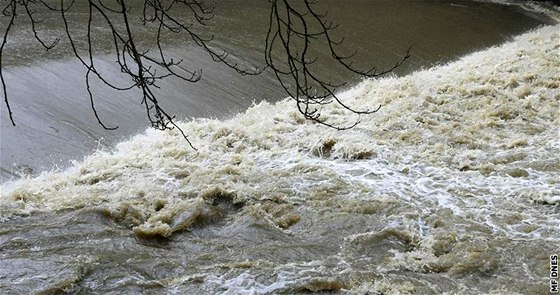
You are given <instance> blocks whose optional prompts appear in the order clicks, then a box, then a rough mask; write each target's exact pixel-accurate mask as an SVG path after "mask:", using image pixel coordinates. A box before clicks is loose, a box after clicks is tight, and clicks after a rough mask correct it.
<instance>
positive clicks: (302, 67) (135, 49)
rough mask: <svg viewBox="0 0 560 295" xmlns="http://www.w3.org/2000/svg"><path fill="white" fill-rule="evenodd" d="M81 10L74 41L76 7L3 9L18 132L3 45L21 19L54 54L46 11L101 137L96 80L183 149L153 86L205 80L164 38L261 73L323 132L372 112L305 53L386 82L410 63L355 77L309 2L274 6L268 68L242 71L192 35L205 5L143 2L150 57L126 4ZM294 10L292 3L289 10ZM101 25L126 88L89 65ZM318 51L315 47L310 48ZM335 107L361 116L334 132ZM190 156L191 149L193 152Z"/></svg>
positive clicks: (208, 10)
mask: <svg viewBox="0 0 560 295" xmlns="http://www.w3.org/2000/svg"><path fill="white" fill-rule="evenodd" d="M80 1H84V2H80V3H81V4H86V5H87V9H88V10H87V28H86V36H79V37H76V36H74V35H73V34H72V33H71V28H70V24H69V20H68V13H69V11H71V10H72V9H77V8H75V6H76V5H77V4H76V2H78V1H76V0H66V1H65V0H60V2H59V3H58V5H56V4H49V3H51V2H49V3H47V1H44V0H9V1H7V5H5V7H3V10H2V13H3V15H4V16H5V17H7V18H9V21H8V25H7V27H6V28H5V29H4V34H3V40H2V44H1V46H0V80H1V82H2V89H3V92H4V101H5V104H6V106H7V108H8V112H9V116H10V120H11V122H12V124H13V125H15V120H14V117H13V113H12V110H11V108H10V104H9V99H8V91H7V87H6V81H5V79H4V75H3V72H2V69H3V67H2V56H3V54H4V49H5V46H6V44H7V40H8V37H9V35H10V33H11V31H12V27H13V25H14V23H15V22H16V20H17V19H18V16H25V17H26V19H27V21H28V23H29V24H30V28H31V30H32V32H33V35H34V37H35V39H36V40H37V41H38V43H39V44H40V45H41V46H42V47H44V48H45V49H46V50H50V49H52V48H53V47H54V46H56V45H57V44H58V43H59V41H60V39H59V38H56V39H55V40H53V41H46V40H43V38H42V37H41V36H40V34H39V30H38V29H37V25H38V24H39V23H40V22H41V20H39V19H38V18H37V17H36V11H37V8H41V9H43V10H44V9H47V10H49V11H53V12H56V13H59V14H60V18H61V19H62V21H63V23H64V32H65V34H66V36H65V38H66V39H67V41H68V43H69V46H70V47H71V49H72V52H73V54H74V56H75V57H76V58H77V59H78V60H79V61H80V62H81V64H82V65H83V66H84V67H85V69H86V70H87V71H86V74H85V85H86V90H87V93H88V95H89V100H90V103H91V108H92V110H93V113H94V115H95V118H96V119H97V121H98V123H99V124H100V125H101V126H102V127H103V128H105V129H108V130H112V129H115V128H117V126H112V125H108V124H106V123H105V122H103V120H101V118H100V116H99V114H98V112H97V109H96V106H95V96H94V93H93V92H92V90H91V81H92V79H97V80H98V81H101V82H102V83H103V84H105V85H106V86H107V87H109V88H112V89H115V90H122V91H127V90H132V89H138V90H140V92H141V93H142V94H141V103H142V104H143V105H144V107H145V111H146V117H147V118H148V120H149V121H150V123H151V125H152V126H153V127H154V128H156V129H159V130H166V129H174V128H177V129H178V130H179V132H180V133H181V134H182V136H183V137H184V138H185V140H187V142H188V143H189V144H190V145H191V147H193V146H192V144H191V142H190V141H189V140H188V138H187V136H186V134H185V132H184V131H183V130H182V129H181V128H180V127H179V126H178V125H177V124H176V122H175V116H173V115H171V114H170V113H168V112H167V111H166V110H165V109H164V108H163V107H162V105H161V104H160V101H159V100H158V97H157V95H156V94H155V93H154V90H155V89H156V88H159V86H158V82H159V81H161V80H163V79H166V78H168V77H176V78H179V79H181V80H183V81H186V82H197V81H199V80H200V79H201V77H202V70H200V69H195V70H191V69H188V68H186V67H184V66H183V60H182V59H181V60H174V59H173V58H170V57H168V55H167V54H166V53H165V52H164V44H162V35H163V34H168V33H171V34H182V35H184V36H187V37H189V38H190V39H191V40H192V41H194V43H195V44H196V45H197V46H199V47H200V48H202V49H203V50H204V51H205V52H206V53H207V54H208V55H209V56H210V58H211V59H212V60H213V61H215V62H219V63H222V64H224V65H225V66H226V67H228V68H231V69H233V70H235V71H236V72H237V73H239V74H242V75H257V74H260V73H261V72H262V71H264V70H266V69H268V68H269V69H270V70H271V71H273V73H274V74H275V76H276V78H277V80H278V81H279V83H280V85H281V86H282V88H283V89H284V90H285V91H286V93H288V94H289V95H290V97H292V98H293V99H294V100H295V101H296V104H297V107H298V110H299V111H300V112H301V113H302V114H303V115H304V116H305V118H307V119H309V120H312V121H315V122H318V123H320V124H323V125H326V126H329V127H332V128H336V129H339V130H342V129H348V128H352V127H354V126H355V125H356V124H358V123H359V116H360V115H363V114H370V113H374V112H376V111H377V110H378V109H379V107H377V108H374V109H365V110H357V109H354V108H352V107H351V106H349V105H346V104H345V103H344V102H342V101H341V100H340V99H339V97H338V96H337V95H336V93H337V90H339V88H340V87H342V86H344V85H345V83H338V84H337V83H333V82H330V81H324V80H322V79H321V77H320V75H319V73H318V72H317V71H316V70H314V69H313V67H312V65H313V63H315V61H316V60H317V57H313V56H312V54H311V53H310V52H311V50H310V46H311V45H312V44H313V45H315V44H322V46H327V47H328V49H329V50H330V53H331V58H332V60H333V61H334V62H335V63H337V64H339V65H341V66H342V68H343V69H344V70H347V71H350V72H351V73H354V74H357V75H361V76H365V77H378V76H380V75H383V74H386V73H388V72H390V71H392V70H394V69H395V68H396V67H398V66H400V65H401V64H402V63H403V62H404V61H405V60H406V59H407V58H408V57H409V54H408V52H406V54H405V56H404V57H403V58H402V59H401V60H399V61H398V62H397V63H396V64H395V65H394V66H393V67H391V68H388V69H385V70H378V69H377V68H375V67H372V68H368V69H360V68H358V67H355V66H354V65H353V63H352V57H354V55H355V54H356V52H354V53H352V54H349V55H345V54H343V53H341V52H340V51H339V49H338V46H339V45H340V44H341V43H342V42H343V39H340V40H336V39H334V37H333V36H332V31H333V30H335V29H336V28H337V25H335V24H333V23H332V22H329V21H328V20H327V19H326V13H319V12H318V11H317V10H316V8H315V7H314V4H315V1H312V0H298V1H288V0H271V1H269V2H270V19H269V27H268V33H267V36H266V47H265V66H263V67H262V68H256V69H255V68H251V69H247V68H245V67H242V66H240V65H239V64H238V63H237V62H234V61H233V60H232V59H230V58H229V55H228V53H227V52H226V51H220V50H216V49H214V48H212V47H211V46H210V45H209V42H211V41H212V40H213V36H212V35H210V36H207V35H204V34H201V33H199V32H198V31H197V30H195V28H196V27H201V26H205V25H206V24H207V22H208V21H210V20H211V19H212V18H213V16H214V7H213V6H211V5H206V4H205V3H204V1H203V0H144V2H143V6H142V14H141V22H140V25H143V26H151V27H150V28H152V27H153V28H154V30H155V34H156V35H155V46H153V47H152V48H150V49H146V50H144V49H141V48H140V46H139V43H138V42H137V39H136V38H135V35H134V33H135V30H134V25H135V24H133V22H132V18H131V13H130V11H131V7H130V5H129V4H128V3H129V2H127V1H126V0H80ZM294 2H295V3H294ZM176 11H181V12H186V13H188V19H189V20H190V22H185V20H184V19H185V18H184V17H181V18H179V17H176V16H174V13H173V12H176ZM94 22H95V23H102V25H103V26H104V27H105V28H106V29H109V31H110V34H111V41H112V48H113V49H112V54H113V55H114V59H115V61H116V62H117V64H118V68H119V69H120V71H121V72H122V73H124V74H125V75H127V76H128V77H129V78H130V81H131V82H130V83H128V84H125V85H119V84H117V83H115V82H113V81H109V80H107V79H106V78H105V77H104V76H103V75H102V74H101V73H100V71H99V70H98V68H97V66H96V63H95V60H94V50H93V45H95V44H94V41H93V39H92V24H93V23H94ZM84 38H85V41H86V48H85V49H83V48H81V47H80V46H79V45H78V43H79V41H84ZM315 46H316V45H315ZM330 103H336V104H339V105H341V106H342V107H343V108H345V109H346V110H348V111H350V112H352V113H354V114H356V115H358V118H357V119H356V121H355V122H353V123H352V124H350V125H348V126H336V125H333V124H330V123H328V122H325V121H324V120H322V119H321V117H320V116H321V114H320V111H319V107H320V106H321V105H325V104H330ZM193 148H194V147H193Z"/></svg>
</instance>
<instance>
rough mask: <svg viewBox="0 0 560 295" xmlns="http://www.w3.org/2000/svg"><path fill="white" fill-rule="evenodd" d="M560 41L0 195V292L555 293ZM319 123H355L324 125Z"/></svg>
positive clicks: (497, 50) (236, 122)
mask: <svg viewBox="0 0 560 295" xmlns="http://www.w3.org/2000/svg"><path fill="white" fill-rule="evenodd" d="M559 69H560V25H554V26H545V27H542V28H539V29H536V30H533V31H531V32H528V33H526V34H523V35H521V36H518V37H516V38H515V39H514V40H513V41H511V42H509V43H506V44H503V45H501V46H498V47H493V48H489V49H486V50H483V51H480V52H476V53H473V54H470V55H467V56H465V57H463V58H461V59H460V60H458V61H456V62H453V63H449V64H447V65H442V66H437V67H434V68H431V69H427V70H423V71H418V72H415V73H412V74H409V75H407V76H404V77H398V78H397V77H394V78H384V79H379V80H365V81H362V82H361V83H359V84H358V85H356V86H355V87H353V88H352V89H350V90H348V91H346V92H344V93H341V94H340V97H341V98H342V99H344V101H345V102H347V103H348V104H350V105H354V106H358V107H361V108H364V109H365V108H371V107H376V106H379V105H381V109H380V110H379V112H378V113H376V114H374V115H371V116H363V117H361V123H360V124H359V125H358V126H357V127H356V128H354V129H352V130H349V131H344V132H340V131H336V130H332V129H328V128H325V127H324V126H320V125H317V124H314V123H312V122H309V121H306V120H304V118H303V117H302V116H301V115H300V114H299V113H298V111H297V109H296V108H295V106H294V104H293V102H292V101H290V100H284V101H280V102H278V103H275V104H270V103H266V102H262V103H259V104H257V105H254V106H253V107H251V108H250V109H249V110H247V111H246V112H244V113H242V114H239V115H237V116H236V117H234V118H232V119H230V120H211V119H196V120H193V121H189V122H184V123H181V127H182V128H183V129H184V130H185V131H186V132H187V133H188V135H189V139H190V140H191V141H192V142H193V144H194V145H195V147H196V148H197V151H195V150H193V149H191V148H189V145H188V143H187V142H186V141H184V139H183V138H182V137H181V136H180V134H179V133H177V132H175V131H168V132H159V131H154V130H148V131H146V132H145V133H144V134H141V135H137V136H135V137H134V138H132V139H131V140H129V141H126V142H122V143H120V144H119V145H118V146H117V147H116V148H115V150H114V151H111V152H104V151H100V152H97V153H95V154H93V155H91V156H89V157H87V158H85V159H84V160H83V161H81V162H75V163H74V165H73V167H71V168H70V169H68V170H65V171H62V172H50V173H43V174H41V175H40V176H38V177H36V178H28V179H21V180H18V181H15V182H11V183H5V184H4V185H3V187H2V195H1V197H0V222H1V223H2V227H1V228H0V265H1V266H2V267H1V268H0V293H2V294H26V293H32V292H36V293H41V294H52V293H57V292H70V293H80V294H81V293H85V294H87V293H112V294H131V293H142V294H161V293H168V294H193V293H200V294H206V293H220V294H240V293H247V294H266V293H284V294H286V293H287V294H292V293H305V292H312V291H313V292H327V291H336V292H340V293H354V294H407V293H414V294H441V293H444V292H449V293H456V294H483V293H494V294H546V293H547V292H548V288H549V286H548V282H549V256H550V255H551V254H554V253H555V251H556V252H557V251H558V249H559V248H558V245H559V243H560V235H559V229H560V206H559V205H560V158H559V157H558V155H559V154H560V130H559V128H560V71H559ZM322 116H323V118H324V119H325V120H327V122H329V123H335V124H344V123H347V122H353V120H355V119H356V118H355V117H353V115H352V114H348V113H346V112H345V110H344V109H342V108H339V107H336V106H330V107H325V108H324V109H323V110H322Z"/></svg>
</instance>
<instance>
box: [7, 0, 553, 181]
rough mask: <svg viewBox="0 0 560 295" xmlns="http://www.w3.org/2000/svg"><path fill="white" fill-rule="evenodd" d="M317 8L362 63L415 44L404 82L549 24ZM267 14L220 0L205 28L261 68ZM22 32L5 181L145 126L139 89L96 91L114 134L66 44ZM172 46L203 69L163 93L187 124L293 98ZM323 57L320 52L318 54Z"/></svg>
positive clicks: (15, 46)
mask: <svg viewBox="0 0 560 295" xmlns="http://www.w3.org/2000/svg"><path fill="white" fill-rule="evenodd" d="M320 5H321V7H322V9H324V10H325V11H329V17H331V18H332V20H333V21H335V22H337V23H339V24H340V28H339V30H338V33H337V34H338V35H339V36H345V47H346V48H348V49H349V50H353V49H356V50H357V51H358V55H357V56H356V61H355V62H356V64H363V65H376V66H378V67H380V68H386V67H390V66H391V65H393V64H394V63H395V62H396V61H398V60H399V59H400V58H402V56H403V55H404V52H405V51H406V50H407V48H409V47H410V46H412V52H411V54H412V57H411V58H410V59H409V60H408V61H407V62H406V63H405V64H404V65H402V66H401V67H400V68H398V69H397V70H395V72H394V74H397V75H404V74H406V73H410V72H411V71H415V70H418V69H421V68H427V67H430V66H432V65H434V64H438V63H445V62H447V61H450V60H453V59H456V58H457V57H459V56H461V55H464V54H466V53H468V52H472V51H474V50H477V49H480V48H484V47H488V46H492V45H496V44H500V43H502V42H504V41H506V40H508V39H509V38H511V36H513V35H516V34H519V33H521V32H524V31H526V30H529V29H531V28H535V27H537V26H539V25H542V24H546V23H550V22H551V21H550V20H548V19H547V18H546V17H544V16H542V15H538V14H533V13H528V12H526V11H523V10H521V9H520V8H517V7H515V6H505V5H496V4H487V3H479V2H471V1H399V2H394V1H334V0H331V1H324V2H321V4H320ZM268 9H269V4H268V2H266V1H220V2H219V3H217V5H216V10H215V18H214V19H213V20H212V21H211V22H210V23H209V27H208V28H204V29H205V30H209V33H212V34H214V35H215V36H216V39H215V41H214V42H213V43H212V44H214V46H216V47H218V48H223V49H225V50H227V51H228V52H230V54H231V55H232V57H233V58H236V59H239V61H240V62H241V63H242V64H246V65H248V66H257V67H259V66H263V58H264V54H263V52H264V38H265V36H266V30H267V21H268V19H267V16H268ZM77 11H79V10H77ZM44 14H45V18H46V19H45V22H44V23H42V24H40V25H41V26H40V27H39V30H40V32H41V34H43V36H45V38H46V39H49V37H50V38H54V37H55V36H61V37H63V36H62V34H63V32H62V31H61V28H62V23H61V22H60V19H59V17H57V16H56V15H55V16H53V15H52V12H44ZM69 19H70V22H71V30H72V32H73V34H75V36H79V35H80V34H84V31H83V30H84V29H83V27H84V23H83V22H84V21H85V19H84V17H83V14H81V13H79V12H74V14H71V15H69ZM0 21H1V22H6V21H7V20H6V18H2V19H1V20H0ZM24 25H25V24H24V23H23V22H22V23H21V24H19V25H17V26H16V27H15V31H14V32H13V33H12V36H11V37H10V39H9V42H8V45H7V50H6V53H5V56H4V60H3V63H4V66H5V76H6V81H7V84H8V94H9V96H10V101H11V104H12V108H13V111H14V114H15V115H14V116H15V120H16V123H17V126H16V127H13V126H11V124H10V122H9V120H8V116H7V110H6V107H5V105H4V104H2V113H1V127H0V128H1V134H2V137H1V140H2V143H1V165H0V167H1V179H2V180H4V181H5V180H7V179H11V178H14V177H16V178H17V177H19V176H22V175H36V174H37V173H39V172H41V171H44V170H50V169H52V168H54V167H58V168H64V167H67V166H68V165H69V161H70V160H79V159H81V158H82V157H83V156H85V155H88V154H90V153H92V152H93V151H94V150H96V149H100V148H101V149H107V148H111V147H112V146H114V145H115V144H116V143H117V142H119V141H122V140H124V139H126V138H128V137H130V136H132V135H134V134H137V133H139V132H142V131H143V130H145V129H146V128H147V127H148V122H147V119H146V118H145V114H144V112H145V110H144V108H143V106H141V105H140V98H139V95H138V94H139V93H138V92H136V91H129V92H122V91H112V90H111V89H108V88H107V87H105V86H104V85H99V84H97V85H95V84H94V85H93V86H92V89H93V91H94V93H95V96H96V101H95V103H96V107H97V110H98V112H99V114H100V116H101V118H102V120H104V121H105V122H106V123H107V124H109V125H117V126H119V128H118V129H117V130H115V131H107V130H104V129H103V128H102V127H101V126H100V125H98V124H97V123H96V120H95V117H94V115H93V112H92V110H91V108H90V104H89V99H88V98H87V93H86V90H85V70H84V68H83V67H82V66H81V65H80V64H79V62H77V60H75V59H73V58H72V57H73V56H72V53H71V51H70V49H69V47H68V46H67V45H68V44H67V42H65V41H64V38H62V41H61V44H60V45H59V46H58V47H57V48H55V49H54V50H52V51H50V52H44V50H43V49H42V48H40V46H38V44H37V43H36V42H35V41H34V40H33V38H32V35H31V32H29V31H28V30H25V26H24ZM139 30H140V34H139V36H140V38H141V39H142V38H145V40H146V42H148V43H149V40H151V39H150V38H149V37H150V31H149V30H148V29H145V28H144V29H143V28H140V29H139ZM143 30H145V31H146V34H144V33H142V32H143ZM98 31H99V32H97V33H98V35H95V36H97V37H95V38H96V39H95V38H94V43H95V44H96V45H98V48H96V49H97V51H96V52H98V55H97V57H96V59H97V60H99V68H101V69H104V73H105V74H106V75H107V77H109V79H110V80H112V79H114V80H119V79H121V80H122V79H123V78H122V77H120V76H119V75H118V74H117V73H118V69H116V68H115V67H114V61H113V59H112V57H111V56H108V55H105V54H104V52H106V51H107V46H108V45H107V44H110V43H109V42H108V40H107V38H108V36H107V35H104V34H103V29H102V28H98ZM151 34H153V32H152V33H151ZM76 39H77V40H79V37H76ZM51 40H52V39H51ZM142 40H144V39H142ZM82 41H83V40H82ZM165 42H167V44H168V46H169V51H170V52H172V54H174V55H176V56H180V57H182V58H183V59H185V60H186V61H187V64H186V65H187V67H189V68H192V69H199V68H200V69H203V78H202V81H200V82H199V83H195V84H193V83H184V82H182V81H179V80H172V79H169V81H165V82H164V83H162V84H161V86H162V87H161V91H159V93H158V95H159V96H160V97H161V100H162V104H163V106H164V107H165V108H166V109H167V110H170V112H171V113H173V114H175V115H177V117H178V118H180V119H188V118H194V117H217V118H225V117H229V116H232V115H234V114H235V113H237V112H240V111H243V110H244V109H246V108H247V107H249V106H250V105H251V104H252V103H253V102H254V101H256V102H258V101H261V100H267V101H275V100H278V99H281V98H284V97H285V96H286V94H285V93H284V92H283V91H282V90H281V89H280V88H279V86H278V83H277V82H276V80H275V78H274V77H273V75H272V74H271V73H270V72H265V73H263V74H262V75H260V76H257V77H247V76H240V75H238V74H237V73H235V72H234V71H232V70H230V69H227V68H225V67H223V66H222V65H220V64H216V63H214V62H212V61H211V60H210V58H208V57H207V56H206V55H205V54H204V53H203V52H201V50H200V49H198V48H197V47H196V46H194V45H193V43H192V41H188V40H181V38H176V37H173V38H169V39H168V40H166V41H165ZM78 43H79V42H78ZM78 45H79V44H78ZM323 50H324V49H323ZM326 54H327V53H326V52H324V51H323V52H321V49H316V55H317V56H323V57H324V56H326ZM321 62H322V60H319V62H318V67H319V68H320V70H321V74H322V75H323V76H324V79H325V80H335V81H337V80H350V81H355V82H357V81H359V77H354V76H351V75H348V74H346V73H344V72H343V71H340V69H338V68H336V67H332V66H331V63H328V62H323V63H321ZM364 67H366V66H364ZM123 82H126V81H123ZM350 85H351V84H350ZM186 131H187V134H188V130H186Z"/></svg>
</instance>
